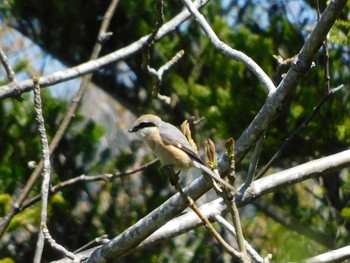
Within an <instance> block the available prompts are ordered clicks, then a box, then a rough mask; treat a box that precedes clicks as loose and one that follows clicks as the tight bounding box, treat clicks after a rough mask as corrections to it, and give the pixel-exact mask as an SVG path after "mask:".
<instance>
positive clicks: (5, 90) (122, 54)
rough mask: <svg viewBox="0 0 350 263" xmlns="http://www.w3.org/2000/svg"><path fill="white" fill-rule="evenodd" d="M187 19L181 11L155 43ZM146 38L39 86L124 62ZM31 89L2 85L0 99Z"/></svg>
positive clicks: (30, 86) (203, 1)
mask: <svg viewBox="0 0 350 263" xmlns="http://www.w3.org/2000/svg"><path fill="white" fill-rule="evenodd" d="M208 2H209V0H198V1H195V3H194V5H195V6H196V8H201V7H203V6H204V5H206V4H207V3H208ZM189 17H190V13H189V12H188V11H187V10H184V11H182V12H181V13H180V14H178V15H177V16H175V17H174V18H173V19H171V20H170V21H169V22H167V23H165V24H164V25H163V26H162V27H161V28H160V29H159V30H158V33H157V35H156V37H155V41H159V40H160V39H161V38H163V37H164V36H165V35H167V34H169V33H170V32H172V31H174V29H175V28H176V27H178V26H179V25H180V24H181V23H183V22H184V21H186V20H187V19H188V18H189ZM148 38H149V35H147V36H144V37H141V38H140V39H139V40H137V41H135V42H133V43H132V44H130V45H128V46H126V47H124V48H121V49H118V50H116V51H114V52H112V53H110V54H108V55H105V56H103V57H100V58H99V59H95V60H90V61H88V62H85V63H83V64H80V65H78V66H75V67H72V68H69V69H66V70H62V71H57V72H55V73H53V74H51V75H47V76H42V77H41V78H40V82H39V84H40V86H41V87H46V86H52V85H55V84H58V83H61V82H64V81H67V80H71V79H75V78H78V77H81V76H83V75H85V74H88V73H92V72H94V71H97V70H99V69H101V68H102V67H104V66H106V65H108V64H111V63H115V62H118V61H121V60H124V59H126V58H127V57H129V56H131V55H133V54H135V53H137V52H140V51H141V50H142V47H143V45H144V44H145V43H146V41H147V39H148ZM32 89H33V82H32V80H30V79H29V80H24V81H20V82H18V83H17V85H16V86H15V87H13V85H10V84H9V85H4V86H1V87H0V99H3V98H8V97H11V96H14V95H16V94H21V93H24V92H28V91H30V90H32Z"/></svg>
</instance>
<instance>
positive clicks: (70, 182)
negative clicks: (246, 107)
mask: <svg viewBox="0 0 350 263" xmlns="http://www.w3.org/2000/svg"><path fill="white" fill-rule="evenodd" d="M157 161H158V159H154V160H153V161H150V162H149V163H146V164H144V165H141V166H140V167H137V168H133V169H131V170H129V171H126V172H123V173H113V174H101V175H90V176H86V175H84V174H82V175H80V176H78V177H75V178H71V179H68V180H66V181H63V182H60V183H58V184H56V185H54V186H52V187H51V188H50V194H54V193H57V192H58V191H60V190H61V189H63V188H65V187H68V186H72V185H74V184H78V183H89V182H96V181H111V180H113V179H116V178H121V177H124V176H128V175H131V174H134V173H137V172H140V171H142V170H144V169H147V168H148V167H150V166H151V165H153V164H155V163H156V162H157ZM39 200H40V195H37V196H34V197H33V198H31V199H29V200H27V201H26V202H25V203H24V204H23V205H22V206H21V207H20V208H19V209H18V210H17V211H18V212H19V211H23V210H24V209H26V208H28V207H29V206H31V205H33V204H35V203H36V202H38V201H39Z"/></svg>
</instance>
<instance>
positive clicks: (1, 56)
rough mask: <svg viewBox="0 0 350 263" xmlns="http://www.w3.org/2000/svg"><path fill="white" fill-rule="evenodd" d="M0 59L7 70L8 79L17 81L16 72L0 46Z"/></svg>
mask: <svg viewBox="0 0 350 263" xmlns="http://www.w3.org/2000/svg"><path fill="white" fill-rule="evenodd" d="M0 61H1V64H2V65H3V66H4V68H5V70H6V74H7V78H8V80H9V81H10V82H13V81H16V75H15V72H14V71H13V69H12V67H11V65H10V64H9V61H8V58H7V56H6V54H5V52H4V51H3V50H2V48H1V47H0Z"/></svg>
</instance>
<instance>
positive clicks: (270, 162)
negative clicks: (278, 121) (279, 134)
mask: <svg viewBox="0 0 350 263" xmlns="http://www.w3.org/2000/svg"><path fill="white" fill-rule="evenodd" d="M343 87H344V85H343V84H342V85H340V86H338V87H336V88H334V89H331V91H330V92H329V93H327V94H325V95H324V96H323V98H322V99H321V100H320V102H319V103H318V104H317V105H316V107H314V108H313V109H312V111H311V113H310V115H309V116H308V117H307V118H306V119H305V120H304V121H303V122H302V123H301V124H300V125H299V127H298V128H296V129H295V130H294V132H293V133H292V134H291V135H289V137H288V138H287V139H286V140H285V141H284V143H283V144H282V146H281V147H280V148H279V149H278V151H277V152H276V153H275V154H274V156H273V157H272V158H271V159H270V161H269V162H268V163H267V164H266V165H265V166H264V168H263V169H262V170H261V171H260V172H259V174H258V175H257V176H256V179H258V178H261V177H262V176H263V175H264V174H265V173H266V172H267V170H268V169H269V168H270V167H271V166H272V163H273V162H274V161H276V160H277V159H278V158H279V157H280V156H281V154H282V152H283V150H284V149H285V148H286V146H287V145H288V143H290V142H291V141H292V139H293V138H294V137H295V136H296V135H297V134H298V133H299V132H300V131H301V130H302V129H304V128H305V127H306V126H307V125H308V124H309V123H310V122H311V121H312V120H313V119H314V118H315V117H316V115H317V113H318V112H319V111H320V109H321V107H322V106H323V104H324V103H325V102H326V101H327V99H328V98H330V97H331V96H332V95H333V94H334V93H335V92H337V91H338V90H340V89H341V88H343Z"/></svg>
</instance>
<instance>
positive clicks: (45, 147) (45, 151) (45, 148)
mask: <svg viewBox="0 0 350 263" xmlns="http://www.w3.org/2000/svg"><path fill="white" fill-rule="evenodd" d="M33 82H34V109H35V113H36V118H35V119H36V121H37V124H38V132H39V135H40V142H41V147H42V155H43V160H44V169H43V173H42V175H43V182H42V186H41V213H40V230H39V235H38V241H37V245H36V250H35V255H34V262H35V263H40V262H41V256H42V252H43V249H44V234H43V232H42V226H46V223H47V204H48V199H49V188H50V174H51V164H50V150H49V143H48V141H47V137H46V129H45V121H44V117H43V112H42V101H41V95H40V86H39V84H38V83H39V78H38V77H34V78H33ZM47 231H48V230H47Z"/></svg>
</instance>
